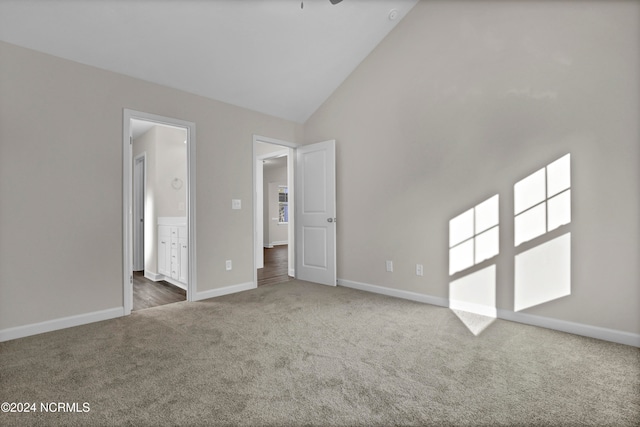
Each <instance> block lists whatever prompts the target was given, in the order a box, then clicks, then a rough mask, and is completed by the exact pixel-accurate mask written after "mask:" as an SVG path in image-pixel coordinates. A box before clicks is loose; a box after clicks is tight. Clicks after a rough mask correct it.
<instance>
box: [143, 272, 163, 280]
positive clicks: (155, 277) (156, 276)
mask: <svg viewBox="0 0 640 427" xmlns="http://www.w3.org/2000/svg"><path fill="white" fill-rule="evenodd" d="M144 277H145V278H146V279H149V280H152V281H154V282H159V281H161V280H164V276H163V275H162V274H159V273H154V272H153V271H147V270H145V271H144Z"/></svg>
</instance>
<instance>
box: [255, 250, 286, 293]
mask: <svg viewBox="0 0 640 427" xmlns="http://www.w3.org/2000/svg"><path fill="white" fill-rule="evenodd" d="M288 250H289V246H288V245H280V246H274V247H273V248H265V249H264V268H259V269H258V286H262V285H272V284H275V283H282V282H286V281H288V280H291V279H293V277H290V276H289V266H288V259H289V254H288Z"/></svg>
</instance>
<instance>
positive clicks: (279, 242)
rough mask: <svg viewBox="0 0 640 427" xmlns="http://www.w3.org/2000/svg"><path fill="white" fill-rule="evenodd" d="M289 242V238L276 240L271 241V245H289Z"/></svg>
mask: <svg viewBox="0 0 640 427" xmlns="http://www.w3.org/2000/svg"><path fill="white" fill-rule="evenodd" d="M288 244H289V241H288V240H276V241H275V242H271V243H269V245H270V247H274V246H282V245H288Z"/></svg>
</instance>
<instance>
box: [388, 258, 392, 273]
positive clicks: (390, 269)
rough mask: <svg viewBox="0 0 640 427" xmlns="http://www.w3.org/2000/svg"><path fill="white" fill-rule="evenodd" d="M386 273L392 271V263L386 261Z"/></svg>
mask: <svg viewBox="0 0 640 427" xmlns="http://www.w3.org/2000/svg"><path fill="white" fill-rule="evenodd" d="M387 271H390V272H392V271H393V261H389V260H387Z"/></svg>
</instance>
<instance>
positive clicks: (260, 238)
mask: <svg viewBox="0 0 640 427" xmlns="http://www.w3.org/2000/svg"><path fill="white" fill-rule="evenodd" d="M255 168H256V170H255V187H256V191H255V193H256V202H255V216H256V219H255V227H254V228H255V232H254V233H255V235H254V239H255V243H254V245H253V246H254V250H255V264H256V266H255V268H264V233H263V227H264V224H263V212H264V206H263V203H262V198H263V197H264V194H263V182H264V164H263V163H262V160H260V159H258V160H257V161H256V162H255Z"/></svg>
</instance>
